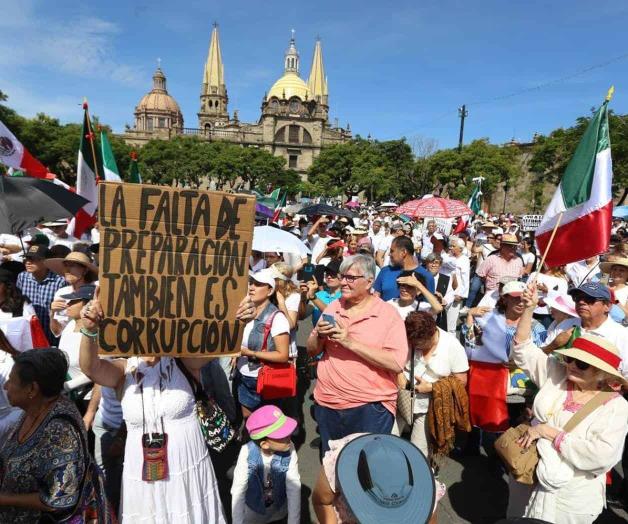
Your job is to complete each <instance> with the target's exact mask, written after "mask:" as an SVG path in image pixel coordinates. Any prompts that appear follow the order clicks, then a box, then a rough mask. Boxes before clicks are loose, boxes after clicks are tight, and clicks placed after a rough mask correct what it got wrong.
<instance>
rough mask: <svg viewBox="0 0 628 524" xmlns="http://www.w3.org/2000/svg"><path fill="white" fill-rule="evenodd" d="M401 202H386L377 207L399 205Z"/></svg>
mask: <svg viewBox="0 0 628 524" xmlns="http://www.w3.org/2000/svg"><path fill="white" fill-rule="evenodd" d="M398 206H399V204H395V203H394V202H384V203H383V204H380V205H379V206H377V207H398Z"/></svg>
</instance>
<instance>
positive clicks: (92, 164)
mask: <svg viewBox="0 0 628 524" xmlns="http://www.w3.org/2000/svg"><path fill="white" fill-rule="evenodd" d="M83 109H84V110H85V111H84V114H83V132H82V133H81V145H80V148H79V153H78V163H77V165H78V169H77V173H76V193H77V194H79V195H81V196H82V197H84V198H86V199H87V200H89V202H88V203H87V204H85V205H84V206H83V208H82V209H80V210H79V212H78V213H77V214H76V216H75V217H74V218H73V219H72V220H71V221H70V224H69V225H68V229H67V232H68V234H70V235H74V236H75V237H76V238H81V235H82V234H83V233H84V232H85V231H86V230H87V229H88V228H89V227H90V226H92V225H94V224H95V223H96V209H97V206H98V191H97V188H96V185H97V175H98V164H99V159H98V148H97V147H96V144H94V140H95V139H96V137H95V135H94V132H93V131H92V125H91V123H90V121H89V113H88V107H87V102H85V103H84V104H83Z"/></svg>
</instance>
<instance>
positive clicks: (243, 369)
mask: <svg viewBox="0 0 628 524" xmlns="http://www.w3.org/2000/svg"><path fill="white" fill-rule="evenodd" d="M253 324H254V322H253V321H252V320H251V321H250V322H248V323H247V324H246V326H244V332H243V334H242V347H247V343H248V340H249V336H250V335H251V331H252V330H253ZM283 333H290V324H288V319H287V318H286V316H285V315H284V314H283V313H281V312H279V313H277V314H276V315H275V318H273V324H272V326H270V336H271V337H276V336H278V335H281V334H283ZM237 366H238V370H239V371H240V373H242V375H244V376H245V377H257V375H258V374H259V368H260V365H259V363H255V362H254V363H253V364H252V365H251V366H249V359H248V357H238V362H237Z"/></svg>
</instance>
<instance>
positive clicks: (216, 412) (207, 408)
mask: <svg viewBox="0 0 628 524" xmlns="http://www.w3.org/2000/svg"><path fill="white" fill-rule="evenodd" d="M174 360H175V362H176V364H177V367H178V368H179V369H180V370H181V373H183V375H184V376H185V378H186V379H187V381H188V383H189V384H190V388H191V389H192V394H193V395H194V401H195V406H194V409H195V411H196V416H197V418H198V423H199V425H200V427H201V433H202V434H203V438H204V439H205V443H206V444H207V447H208V448H209V449H211V450H212V451H216V452H218V453H220V452H221V451H223V450H224V449H225V448H226V447H227V446H228V445H229V443H230V442H231V441H232V440H233V437H234V436H235V430H234V429H233V426H232V425H231V422H230V421H229V417H227V414H226V413H225V412H224V411H223V409H222V408H221V407H220V406H219V405H218V403H217V402H216V401H215V400H214V399H213V398H211V397H210V396H209V395H207V393H206V392H205V390H204V389H203V386H201V384H199V382H198V380H196V378H195V377H194V376H193V375H192V373H190V371H189V370H188V368H186V367H185V364H183V362H180V360H179V359H178V358H175V359H174Z"/></svg>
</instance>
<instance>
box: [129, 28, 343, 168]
mask: <svg viewBox="0 0 628 524" xmlns="http://www.w3.org/2000/svg"><path fill="white" fill-rule="evenodd" d="M300 63H301V60H300V56H299V52H298V51H297V48H296V43H295V38H294V31H293V32H292V38H291V39H290V44H289V46H288V49H287V50H286V53H285V57H284V71H283V75H282V76H281V78H279V79H278V80H277V81H276V82H275V83H274V84H273V85H272V87H271V88H270V90H269V91H268V92H267V93H266V94H265V95H264V97H263V99H262V106H261V114H260V118H259V120H258V121H257V122H256V123H245V122H240V120H239V119H238V112H237V111H234V112H233V114H232V115H230V114H229V107H228V104H229V96H228V94H227V84H226V80H225V71H224V64H223V61H222V53H221V51H220V40H219V35H218V27H217V26H216V25H214V29H213V31H212V35H211V40H210V43H209V53H208V55H207V62H206V63H205V69H204V72H203V81H202V84H201V92H200V108H199V112H198V115H197V116H198V124H197V127H195V128H188V127H185V126H184V123H183V115H182V114H181V109H180V108H179V104H177V102H176V100H175V99H174V98H173V97H172V96H171V95H170V94H168V90H167V88H166V76H165V75H164V73H163V71H162V70H161V67H158V68H157V71H155V74H154V75H153V88H152V89H151V91H150V92H149V93H147V94H146V95H144V97H143V98H142V99H141V100H140V102H139V104H138V105H137V106H136V108H135V112H134V116H135V125H134V126H133V128H127V129H126V131H125V133H124V134H123V138H124V139H125V141H126V142H127V143H129V144H132V145H134V146H142V145H143V144H145V143H146V142H147V141H149V140H151V139H155V138H157V139H164V140H168V139H170V138H172V137H174V136H179V135H183V136H198V137H201V138H204V139H206V140H224V141H228V142H233V143H235V144H239V145H241V146H242V147H261V148H264V149H266V150H268V151H270V152H271V153H273V154H274V155H276V156H282V157H284V158H285V159H286V166H287V167H288V168H290V169H294V170H295V171H296V172H298V173H300V174H301V175H304V174H305V173H306V172H307V169H308V168H309V167H310V166H311V165H312V162H313V161H314V158H316V156H317V155H318V154H319V153H320V151H321V149H322V148H323V147H325V146H329V145H333V144H338V143H342V142H345V141H347V140H349V139H350V138H351V130H350V128H349V125H347V127H346V129H345V128H341V127H338V125H335V126H332V125H330V123H329V93H328V91H327V77H326V76H325V68H324V65H323V51H322V48H321V43H320V40H317V41H316V45H315V46H314V56H313V58H312V67H311V68H310V74H309V77H308V79H307V81H305V80H304V79H303V78H301V76H300Z"/></svg>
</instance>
